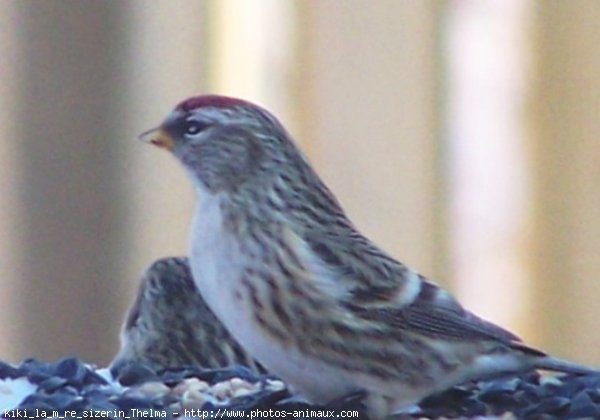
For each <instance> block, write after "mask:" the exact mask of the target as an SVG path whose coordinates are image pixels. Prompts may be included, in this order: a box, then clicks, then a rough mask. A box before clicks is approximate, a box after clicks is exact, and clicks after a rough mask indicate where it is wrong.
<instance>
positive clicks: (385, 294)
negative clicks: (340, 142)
mask: <svg viewBox="0 0 600 420" xmlns="http://www.w3.org/2000/svg"><path fill="white" fill-rule="evenodd" d="M140 139H141V140H143V141H146V142H150V143H152V144H154V145H156V146H159V147H161V148H164V149H167V150H169V151H171V152H172V153H173V154H174V155H175V156H176V158H177V159H178V160H179V161H180V162H181V164H182V165H183V167H184V169H185V170H186V172H187V173H188V175H189V177H190V179H191V181H192V183H193V185H194V188H195V192H196V195H197V207H196V211H195V215H194V220H193V222H192V227H191V232H190V248H189V258H190V264H191V268H192V273H193V277H194V280H195V282H196V285H197V287H198V289H199V290H200V293H201V294H202V296H203V298H204V300H205V301H206V303H207V304H208V306H209V307H210V308H211V309H212V311H213V312H214V313H215V314H216V316H217V317H218V318H219V319H220V320H221V321H222V322H223V323H224V324H225V326H226V327H227V329H228V330H229V331H230V332H231V334H232V335H233V336H234V337H235V338H236V339H237V340H238V341H239V343H241V345H242V346H243V347H244V348H245V349H246V350H247V351H248V352H249V353H250V354H251V355H252V356H253V357H254V358H256V359H257V360H258V361H259V362H260V363H262V364H263V365H264V366H265V367H266V368H267V369H268V370H269V371H270V372H272V373H274V374H276V375H279V376H280V377H281V378H282V379H283V380H285V381H286V382H287V383H288V384H289V385H290V386H291V387H292V389H293V390H295V391H296V392H297V393H299V394H300V395H301V396H303V397H305V398H307V399H308V400H309V401H311V402H315V403H327V402H329V401H331V400H336V399H339V398H342V397H343V396H344V395H347V394H353V393H363V394H365V395H366V397H365V405H366V406H367V409H368V412H369V413H370V416H371V417H372V418H373V419H380V418H385V417H386V416H387V415H388V414H390V413H393V412H396V411H397V410H399V409H401V408H403V407H406V406H409V405H412V404H413V403H416V402H418V401H419V400H421V399H422V398H424V397H426V396H428V395H430V394H432V393H435V392H438V391H441V390H444V389H447V388H449V387H451V386H453V385H456V384H460V383H463V382H467V381H470V380H475V379H482V378H486V377H493V376H500V375H505V374H511V373H517V372H522V371H526V370H530V369H536V368H537V369H547V370H554V371H564V372H574V373H581V374H584V373H589V372H591V371H592V370H591V369H589V368H587V367H583V366H580V365H577V364H575V363H572V362H569V361H564V360H559V359H556V358H553V357H551V356H548V355H547V354H545V353H544V352H542V351H540V350H537V349H534V348H532V347H529V346H527V345H525V344H523V343H522V342H521V340H520V339H519V338H518V337H517V336H515V335H514V334H512V333H510V332H508V331H506V330H504V329H503V328H501V327H499V326H496V325H494V324H492V323H491V322H488V321H485V320H483V319H481V318H479V317H477V316H476V315H474V314H473V313H471V312H469V311H467V310H466V309H464V308H463V307H462V306H461V305H460V304H459V302H458V301H457V300H456V299H455V298H454V297H453V296H452V295H451V294H450V293H449V292H447V291H445V290H443V289H441V288H440V287H439V286H438V285H436V284H435V283H434V282H433V281H431V280H429V279H427V278H425V277H424V276H422V275H420V274H418V273H417V272H416V271H414V270H412V269H410V268H409V267H407V266H406V265H404V264H402V263H400V262H398V261H397V260H396V259H394V258H392V257H391V256H390V255H388V254H387V253H386V252H385V251H383V250H381V249H380V248H379V247H377V246H376V245H375V244H374V243H373V242H371V241H370V240H369V239H367V238H366V237H365V236H363V235H362V234H361V233H360V232H359V231H358V230H357V229H356V228H355V227H354V225H353V224H352V222H351V221H350V220H349V219H348V217H347V216H346V214H345V213H344V211H343V209H342V207H341V206H340V204H339V203H338V201H337V199H336V198H335V197H334V195H333V194H332V193H331V192H330V190H329V189H328V188H327V186H326V185H325V184H324V183H323V181H322V180H321V179H320V178H319V176H318V175H317V174H316V172H315V171H314V170H313V169H312V167H311V165H310V164H309V162H308V160H307V159H306V158H305V157H304V155H303V154H302V153H301V151H300V150H299V149H298V147H297V146H296V145H295V144H294V141H293V140H292V138H291V136H290V135H289V134H288V133H287V131H286V130H285V128H284V127H283V126H282V125H281V123H280V122H279V121H278V120H277V119H276V118H275V117H274V116H273V115H271V114H270V113H269V112H268V111H266V110H265V109H263V108H261V107H259V106H257V105H254V104H252V103H249V102H247V101H244V100H241V99H236V98H230V97H224V96H215V95H206V96H198V97H193V98H190V99H187V100H185V101H183V102H181V103H180V104H179V105H177V106H176V107H175V109H174V110H173V111H172V112H171V113H170V114H169V115H168V116H167V118H166V119H165V120H164V122H163V123H162V124H160V126H159V127H157V128H155V129H152V130H150V131H147V132H146V133H144V134H142V135H141V136H140Z"/></svg>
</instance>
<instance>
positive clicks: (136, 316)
mask: <svg viewBox="0 0 600 420" xmlns="http://www.w3.org/2000/svg"><path fill="white" fill-rule="evenodd" d="M129 362H143V363H146V364H148V365H149V366H151V367H153V368H154V369H161V368H168V367H180V366H185V365H194V366H200V367H205V368H220V367H227V366H233V365H243V366H247V367H249V368H251V369H253V370H255V371H263V369H262V367H260V365H259V364H258V363H257V362H256V361H255V360H254V359H253V358H252V357H250V356H249V355H248V353H247V352H245V351H244V350H243V349H242V347H241V346H240V345H239V344H238V342H237V341H236V340H235V339H234V338H233V337H232V336H231V334H229V332H228V331H227V329H226V328H225V327H224V326H223V324H222V323H221V322H220V321H219V320H218V319H217V318H216V317H215V315H214V314H213V313H212V311H211V310H210V309H209V308H208V306H207V305H206V303H205V302H204V300H203V299H202V296H201V295H200V293H198V289H197V288H196V285H195V284H194V281H193V279H192V273H191V272H190V267H189V262H188V259H187V258H183V257H172V258H162V259H160V260H158V261H156V262H154V263H153V264H152V265H151V266H150V267H149V268H148V269H147V270H146V272H145V273H144V275H143V277H142V279H141V282H140V286H139V289H138V293H137V296H136V298H135V301H134V303H133V305H132V306H131V308H130V309H129V312H128V314H127V317H126V319H125V322H124V323H123V327H122V329H121V349H120V350H119V353H118V354H117V355H116V356H115V358H114V360H113V361H112V363H111V369H113V370H115V369H116V370H118V369H119V367H120V366H123V365H125V364H126V363H129Z"/></svg>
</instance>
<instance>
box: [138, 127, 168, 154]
mask: <svg viewBox="0 0 600 420" xmlns="http://www.w3.org/2000/svg"><path fill="white" fill-rule="evenodd" d="M138 139H140V140H141V141H143V142H145V143H151V144H153V145H155V146H157V147H161V148H163V149H167V150H169V151H172V150H173V147H174V146H175V142H174V141H173V137H171V135H170V134H168V133H167V132H165V131H164V130H163V129H162V128H161V127H156V128H153V129H151V130H148V131H145V132H143V133H142V134H140V135H139V136H138Z"/></svg>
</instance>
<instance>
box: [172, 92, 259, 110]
mask: <svg viewBox="0 0 600 420" xmlns="http://www.w3.org/2000/svg"><path fill="white" fill-rule="evenodd" d="M240 105H246V106H248V105H250V106H252V107H255V106H256V105H253V104H251V103H250V102H248V101H244V100H243V99H238V98H232V97H229V96H219V95H202V96H194V97H192V98H188V99H186V100H185V101H183V102H180V103H179V104H178V105H177V106H176V107H175V109H176V110H179V111H185V112H189V111H191V110H193V109H198V108H204V107H214V108H229V107H233V106H240Z"/></svg>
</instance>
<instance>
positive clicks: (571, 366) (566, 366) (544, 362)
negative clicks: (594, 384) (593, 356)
mask: <svg viewBox="0 0 600 420" xmlns="http://www.w3.org/2000/svg"><path fill="white" fill-rule="evenodd" d="M532 364H533V367H534V368H535V369H541V370H549V371H553V372H564V373H574V374H576V375H587V374H600V370H598V369H594V368H591V367H588V366H583V365H580V364H577V363H574V362H570V361H568V360H563V359H558V358H556V357H551V356H545V357H539V358H536V359H534V360H533V362H532Z"/></svg>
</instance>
